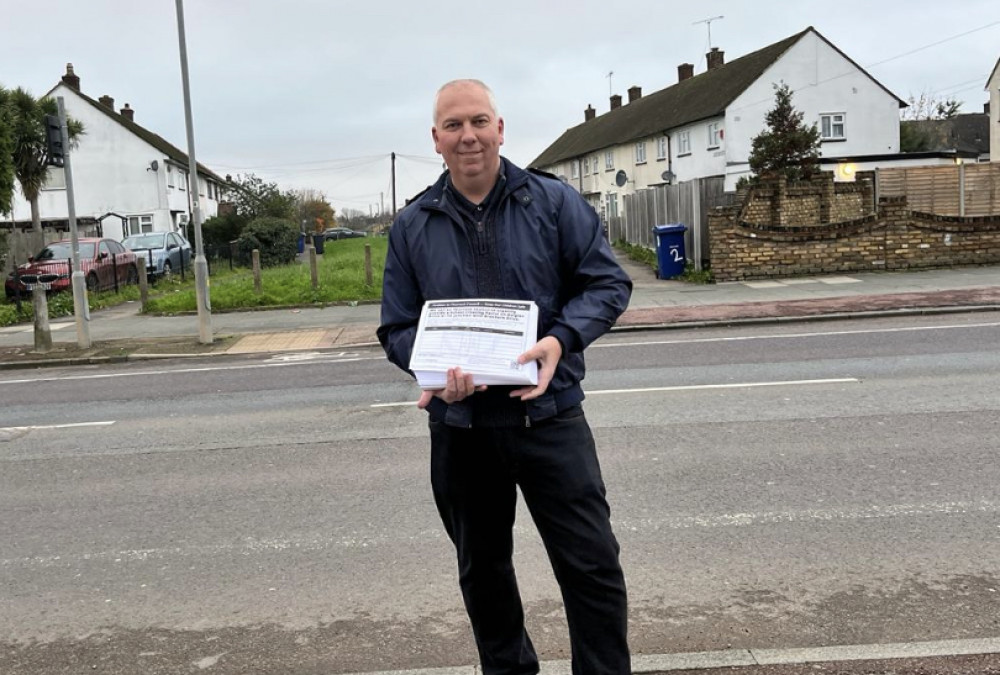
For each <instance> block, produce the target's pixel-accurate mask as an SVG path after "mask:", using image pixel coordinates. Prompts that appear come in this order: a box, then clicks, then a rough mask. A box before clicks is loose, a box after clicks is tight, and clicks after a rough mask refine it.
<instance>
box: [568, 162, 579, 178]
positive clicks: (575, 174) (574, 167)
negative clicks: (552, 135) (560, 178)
mask: <svg viewBox="0 0 1000 675" xmlns="http://www.w3.org/2000/svg"><path fill="white" fill-rule="evenodd" d="M569 174H570V176H571V177H572V178H573V180H576V179H577V178H579V177H580V162H579V160H575V159H574V160H572V161H571V162H570V163H569Z"/></svg>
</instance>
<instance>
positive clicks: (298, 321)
mask: <svg viewBox="0 0 1000 675" xmlns="http://www.w3.org/2000/svg"><path fill="white" fill-rule="evenodd" d="M621 263H622V265H623V267H625V269H626V271H627V272H628V273H629V275H630V276H631V277H632V280H633V284H634V289H633V294H632V299H631V302H630V304H629V307H628V309H627V310H626V312H625V313H624V314H623V315H622V316H621V317H620V318H619V320H618V323H617V325H616V326H615V328H614V330H615V331H636V330H648V329H669V328H691V327H702V326H724V325H736V324H747V323H775V322H788V321H818V320H829V319H847V318H859V319H860V318H865V317H876V316H899V315H907V314H940V313H949V312H969V311H983V312H991V311H998V310H1000V266H994V267H964V268H953V269H943V270H923V271H906V272H880V273H879V272H876V273H860V274H843V275H824V276H816V277H797V278H789V279H782V280H770V281H747V282H730V283H721V284H707V285H696V284H689V283H686V282H682V281H676V280H659V279H657V278H656V276H655V274H654V272H653V271H652V270H651V269H649V268H648V267H646V266H643V265H640V264H637V263H634V262H632V261H629V260H625V259H621ZM139 309H140V308H139V305H138V303H129V304H125V305H120V306H118V307H114V308H110V309H106V310H102V311H98V312H93V313H92V315H91V319H90V323H89V329H90V337H91V340H92V342H93V344H92V346H91V347H90V348H88V349H79V348H78V347H77V344H76V340H77V337H76V328H75V323H74V322H73V320H72V319H70V320H61V321H56V322H53V323H52V324H51V329H52V338H53V343H54V348H53V350H52V351H51V352H48V353H46V354H39V353H37V352H35V351H34V333H33V328H32V326H31V325H30V324H29V325H19V326H10V327H6V328H0V369H4V368H27V367H40V366H46V365H72V364H81V363H88V364H92V363H100V362H107V361H119V360H130V359H151V358H164V357H171V358H173V357H178V356H190V355H197V356H204V355H227V354H228V355H235V354H252V353H276V352H295V351H299V352H301V351H330V350H334V351H336V350H343V349H348V348H356V347H359V346H371V345H375V344H377V342H376V338H375V329H376V327H377V325H378V317H379V308H378V305H377V304H355V303H352V304H345V305H338V306H327V307H301V308H300V307H293V308H283V309H271V310H263V311H246V312H231V313H213V314H212V318H211V321H212V329H213V334H214V336H215V340H214V341H213V343H212V344H210V345H202V344H200V343H199V342H198V322H197V317H196V316H195V315H193V314H192V315H183V316H145V315H143V314H141V313H140V312H139ZM479 672H480V671H479V670H478V668H475V667H473V666H468V667H461V668H442V669H427V670H420V671H395V672H394V673H393V674H392V675H475V674H476V673H479ZM633 672H635V673H645V674H653V673H668V672H669V673H677V674H681V673H683V674H685V675H703V674H704V675H723V674H725V675H792V674H795V673H803V672H809V673H819V674H820V675H823V674H827V673H829V674H845V675H846V674H855V673H856V674H859V675H860V674H864V675H879V674H885V675H925V674H936V673H941V674H945V673H948V674H950V675H956V674H958V673H970V675H971V674H972V673H976V674H978V675H985V674H991V675H1000V638H983V639H971V640H946V641H941V642H927V643H907V644H890V645H844V646H834V647H821V648H816V649H765V650H755V649H748V650H722V651H718V652H707V653H697V654H663V655H641V656H636V657H634V664H633ZM563 673H566V674H568V673H570V668H569V663H568V662H561V661H559V662H546V663H544V664H543V667H542V675H562V674H563ZM368 675H377V674H372V673H370V674H368ZM382 675H385V674H382Z"/></svg>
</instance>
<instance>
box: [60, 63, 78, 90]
mask: <svg viewBox="0 0 1000 675" xmlns="http://www.w3.org/2000/svg"><path fill="white" fill-rule="evenodd" d="M62 81H63V82H64V83H65V84H66V86H67V87H69V88H70V89H72V90H73V91H80V78H79V77H77V76H76V73H74V72H73V64H72V63H67V64H66V74H65V75H63V76H62Z"/></svg>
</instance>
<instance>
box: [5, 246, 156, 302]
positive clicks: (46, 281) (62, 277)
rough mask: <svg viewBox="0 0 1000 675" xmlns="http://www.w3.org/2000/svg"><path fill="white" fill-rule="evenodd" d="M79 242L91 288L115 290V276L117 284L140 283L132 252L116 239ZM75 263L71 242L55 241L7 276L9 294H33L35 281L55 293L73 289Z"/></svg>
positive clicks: (85, 274)
mask: <svg viewBox="0 0 1000 675" xmlns="http://www.w3.org/2000/svg"><path fill="white" fill-rule="evenodd" d="M79 242H80V269H82V270H83V274H84V278H85V279H86V280H87V290H88V291H90V292H92V293H93V292H94V291H107V290H115V278H116V276H117V281H118V286H122V285H124V284H135V283H138V282H139V270H138V268H137V267H136V260H135V254H134V253H133V252H132V251H130V250H128V249H127V248H125V247H124V246H122V245H121V244H119V243H118V242H117V241H115V240H114V239H99V238H97V237H82V238H80V239H79ZM72 264H73V248H72V245H71V243H70V242H69V241H68V240H67V241H54V242H52V243H51V244H49V245H48V246H46V247H45V248H43V249H42V250H41V251H39V252H38V255H36V256H35V257H33V258H29V259H28V262H27V263H25V264H23V265H21V266H20V267H18V268H17V269H16V270H15V271H14V272H11V273H10V274H8V275H7V281H6V282H5V283H4V290H5V291H6V293H7V297H14V295H16V294H17V292H18V291H20V293H21V295H22V296H28V295H31V291H32V289H33V288H34V287H35V285H36V284H37V285H41V287H42V288H44V289H45V290H46V291H50V292H53V293H54V292H56V291H64V290H66V289H68V288H70V287H71V286H72V281H71V276H70V274H71V268H72ZM15 275H16V277H15Z"/></svg>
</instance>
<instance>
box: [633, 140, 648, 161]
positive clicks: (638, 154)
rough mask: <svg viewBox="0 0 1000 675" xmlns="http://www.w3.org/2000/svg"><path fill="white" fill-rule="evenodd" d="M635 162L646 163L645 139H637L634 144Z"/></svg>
mask: <svg viewBox="0 0 1000 675" xmlns="http://www.w3.org/2000/svg"><path fill="white" fill-rule="evenodd" d="M635 163H636V164H645V163H646V141H639V142H638V143H636V144H635Z"/></svg>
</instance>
